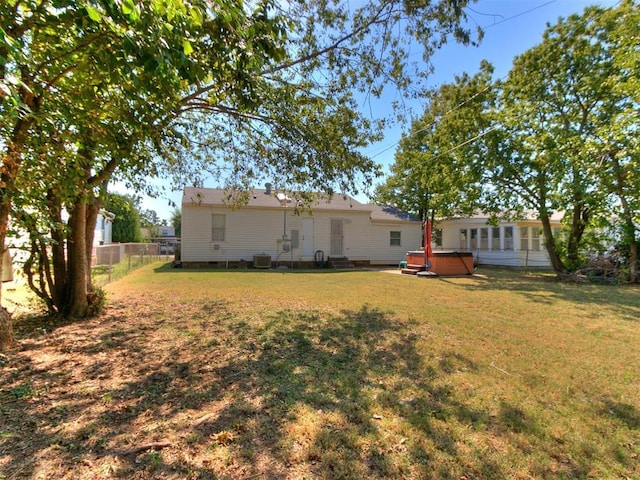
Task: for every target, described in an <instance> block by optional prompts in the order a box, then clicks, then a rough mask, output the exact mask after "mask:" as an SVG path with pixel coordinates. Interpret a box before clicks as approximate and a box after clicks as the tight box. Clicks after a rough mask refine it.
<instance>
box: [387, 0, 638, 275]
mask: <svg viewBox="0 0 640 480" xmlns="http://www.w3.org/2000/svg"><path fill="white" fill-rule="evenodd" d="M638 20H639V17H638V5H637V4H636V2H635V1H632V0H627V1H624V2H622V3H621V4H620V5H618V6H616V7H615V8H610V9H605V8H600V7H589V8H587V9H585V11H584V12H583V13H582V14H581V15H572V16H570V17H569V18H566V19H560V20H559V21H558V23H557V24H556V25H553V26H550V27H549V28H548V29H547V31H546V32H545V34H544V37H543V41H542V42H541V43H540V44H539V45H537V46H536V47H533V48H532V49H530V50H528V51H527V52H525V53H523V54H522V55H520V56H518V57H516V59H515V60H514V64H513V67H512V69H511V71H510V73H509V75H508V77H507V78H506V80H504V81H501V82H496V84H495V85H494V87H493V88H490V87H489V85H490V82H489V79H488V77H487V76H486V73H487V72H484V75H485V76H484V77H481V76H480V75H482V73H483V72H481V73H480V74H478V75H477V76H476V77H473V78H484V80H483V85H486V86H487V91H483V95H482V96H483V97H484V98H485V99H487V102H486V103H480V101H478V103H474V102H475V100H476V99H477V100H480V99H479V98H477V97H476V96H475V94H474V92H473V90H469V89H468V88H469V87H468V83H469V82H468V80H465V79H468V77H467V76H463V77H461V78H458V79H456V83H455V84H452V85H445V86H443V87H441V88H440V90H439V91H437V92H436V93H435V94H433V95H431V96H430V97H429V106H428V108H427V111H426V112H425V115H424V120H422V121H425V120H426V122H425V123H426V125H427V127H424V126H423V124H421V123H418V122H414V125H413V128H412V131H411V133H410V134H409V135H408V136H407V138H405V139H403V142H402V144H401V148H400V149H399V153H398V154H397V156H396V163H395V165H394V167H393V168H394V174H393V175H392V176H391V178H390V180H389V181H388V182H387V184H386V185H384V186H383V187H382V188H381V189H380V192H381V197H380V198H381V199H388V198H389V192H391V193H392V194H395V193H398V194H400V195H401V198H402V199H403V201H405V202H406V201H407V200H406V199H407V198H413V199H418V200H417V201H418V202H421V201H423V198H430V199H432V202H431V204H430V205H432V206H434V207H436V212H437V214H438V215H441V216H448V215H451V214H452V213H460V212H464V211H465V210H466V211H467V212H468V211H469V209H470V208H472V207H473V206H476V207H478V208H482V209H484V210H485V211H488V212H503V213H506V214H507V215H511V216H517V215H520V214H522V213H523V212H524V211H525V210H526V211H533V212H536V213H537V215H538V217H539V218H540V220H541V222H542V225H543V229H544V237H545V239H546V240H545V246H546V249H547V252H548V254H549V257H550V259H551V263H552V265H553V268H554V269H555V270H556V271H557V272H559V273H564V272H567V271H572V270H575V269H576V268H578V267H579V266H580V265H581V263H582V262H583V261H584V258H585V257H584V255H585V254H586V253H587V248H586V245H587V242H588V241H589V242H590V241H591V240H592V239H593V237H590V238H587V237H586V236H585V235H586V232H587V231H588V229H590V228H591V229H596V228H602V227H603V226H605V225H606V224H610V223H611V221H612V220H614V219H617V220H615V222H616V223H617V225H618V228H619V231H620V238H621V239H623V242H624V243H625V244H626V245H629V252H630V253H629V258H628V261H629V272H630V279H631V280H632V281H637V280H638V274H637V267H638V257H637V242H638V219H639V218H640V209H639V207H640V203H639V202H638V198H639V192H640V176H639V171H640V169H639V161H638V140H637V131H638V127H639V117H638V111H640V110H639V107H640V103H639V102H638V83H637V67H638V65H639V63H638V62H639V60H638V52H637V41H636V40H637V38H638V34H637V32H638V25H639V22H638ZM634 39H635V40H634ZM462 80H465V81H462ZM488 90H492V92H489V91H488ZM460 98H462V99H468V100H469V101H466V100H460ZM494 99H495V102H494ZM471 100H474V102H471ZM474 104H475V105H477V108H475V109H473V108H471V106H472V105H474ZM442 105H445V107H442ZM448 109H450V110H448ZM436 132H443V133H440V134H436ZM467 139H470V140H472V142H471V143H469V141H468V140H467ZM425 152H429V154H426V155H425ZM440 152H445V153H446V154H440ZM397 185H401V186H403V188H407V189H408V190H407V191H404V192H400V191H399V190H398V189H397ZM439 188H440V189H441V190H442V191H444V192H449V193H452V196H451V198H452V199H453V201H451V202H449V201H444V202H442V203H441V202H440V201H437V200H433V199H434V198H435V197H433V195H434V193H435V192H439V190H438V189H439ZM444 198H446V197H444ZM456 199H458V200H456ZM411 201H413V202H415V201H416V200H411ZM407 206H409V207H412V206H411V205H410V204H407ZM418 208H420V207H419V206H413V208H410V210H413V211H416V210H417V209H418ZM456 209H457V210H458V212H456ZM555 211H562V212H564V213H565V217H564V221H565V224H566V232H565V234H564V235H563V236H560V237H558V236H556V237H554V235H553V232H552V229H551V223H550V218H551V215H552V213H553V212H555ZM600 239H601V240H603V241H604V240H607V239H605V238H604V237H603V235H602V234H601V235H600Z"/></svg>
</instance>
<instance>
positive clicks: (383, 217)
mask: <svg viewBox="0 0 640 480" xmlns="http://www.w3.org/2000/svg"><path fill="white" fill-rule="evenodd" d="M287 195H289V196H292V195H293V194H284V193H283V192H277V191H275V190H271V191H270V193H267V190H264V189H253V190H248V191H243V192H240V191H231V190H224V189H220V188H196V187H185V189H184V192H183V195H182V205H183V206H185V205H202V206H222V205H230V206H231V205H233V204H234V203H238V204H239V205H241V208H269V209H271V208H275V209H281V208H282V206H283V203H282V200H285V199H287V200H286V202H287V205H290V206H292V207H293V206H295V199H293V198H289V196H287ZM238 200H241V201H240V202H238ZM311 208H312V209H313V210H320V211H327V210H331V211H343V212H344V211H352V212H360V213H369V215H370V217H371V219H372V220H373V221H381V222H384V221H395V222H415V221H419V220H418V219H417V218H415V217H413V216H411V215H409V214H408V213H406V212H402V211H400V210H398V209H397V208H392V207H383V206H379V205H370V204H364V203H360V202H358V201H357V200H356V199H354V198H352V197H350V196H349V195H343V194H337V195H333V196H332V197H327V196H326V195H321V194H318V198H317V200H316V201H315V202H314V203H313V204H312V205H311Z"/></svg>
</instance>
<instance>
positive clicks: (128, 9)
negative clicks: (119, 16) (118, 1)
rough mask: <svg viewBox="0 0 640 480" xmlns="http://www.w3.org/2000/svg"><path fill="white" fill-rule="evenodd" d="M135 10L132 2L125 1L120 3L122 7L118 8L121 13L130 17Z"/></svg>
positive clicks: (130, 0)
mask: <svg viewBox="0 0 640 480" xmlns="http://www.w3.org/2000/svg"><path fill="white" fill-rule="evenodd" d="M135 8H136V6H135V4H134V3H133V1H132V0H125V1H124V2H122V6H121V7H120V9H121V10H122V13H124V14H125V15H131V13H133V11H134V10H135Z"/></svg>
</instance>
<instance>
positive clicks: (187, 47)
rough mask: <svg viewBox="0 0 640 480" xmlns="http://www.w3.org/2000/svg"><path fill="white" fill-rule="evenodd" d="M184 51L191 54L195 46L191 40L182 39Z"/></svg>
mask: <svg viewBox="0 0 640 480" xmlns="http://www.w3.org/2000/svg"><path fill="white" fill-rule="evenodd" d="M182 51H183V52H184V54H185V55H191V53H192V52H193V47H192V46H191V42H190V41H189V40H183V41H182Z"/></svg>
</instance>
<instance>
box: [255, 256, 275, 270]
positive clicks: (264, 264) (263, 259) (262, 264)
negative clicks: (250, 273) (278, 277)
mask: <svg viewBox="0 0 640 480" xmlns="http://www.w3.org/2000/svg"><path fill="white" fill-rule="evenodd" d="M253 268H271V255H254V256H253Z"/></svg>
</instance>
